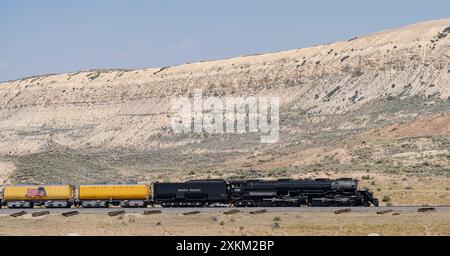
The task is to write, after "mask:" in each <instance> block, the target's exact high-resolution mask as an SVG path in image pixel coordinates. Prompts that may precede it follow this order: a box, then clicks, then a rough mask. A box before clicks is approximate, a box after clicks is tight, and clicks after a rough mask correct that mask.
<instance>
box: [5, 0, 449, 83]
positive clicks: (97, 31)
mask: <svg viewBox="0 0 450 256" xmlns="http://www.w3.org/2000/svg"><path fill="white" fill-rule="evenodd" d="M449 14H450V1H448V0H427V1H417V0H394V1H392V0H391V1H389V0H378V1H361V0H359V1H357V0H341V1H333V0H329V1H325V0H316V1H281V0H280V1H264V0H259V1H257V0H254V1H243V0H241V1H234V0H223V1H220V2H219V1H212V0H209V1H208V0H204V1H200V0H199V1H196V0H191V1H181V0H180V1H170V0H165V1H140V0H130V1H115V0H109V1H107V0H78V1H59V0H40V1H35V0H29V1H26V0H0V81H6V80H11V79H17V78H22V77H27V76H32V75H39V74H47V73H63V72H72V71H79V70H89V69H94V68H144V67H157V66H169V65H176V64H182V63H186V62H195V61H200V60H209V59H222V58H227V57H233V56H239V55H245V54H253V53H262V52H273V51H280V50H288V49H293V48H300V47H306V46H311V45H315V44H323V43H331V42H335V41H339V40H346V39H349V38H352V37H354V36H359V35H364V34H368V33H371V32H376V31H379V30H384V29H388V28H394V27H400V26H404V25H407V24H411V23H416V22H420V21H425V20H433V19H442V18H447V17H449V16H450V15H449Z"/></svg>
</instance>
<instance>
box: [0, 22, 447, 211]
mask: <svg viewBox="0 0 450 256" xmlns="http://www.w3.org/2000/svg"><path fill="white" fill-rule="evenodd" d="M195 89H202V90H203V92H204V94H206V95H214V96H217V97H225V96H244V97H245V96H258V95H259V96H278V97H280V100H281V110H280V126H281V131H280V141H279V142H278V143H276V144H260V143H259V135H255V134H240V135H236V134H226V135H210V134H204V135H201V136H200V135H195V134H188V135H174V134H173V132H172V131H171V127H170V120H171V117H172V115H173V113H172V112H171V109H170V102H171V100H172V99H173V98H174V97H175V96H189V95H192V92H193V91H194V90H195ZM0 126H1V132H0V155H1V157H0V184H1V183H2V182H7V183H10V182H13V183H23V182H38V183H42V182H71V183H75V184H76V183H80V182H94V181H106V182H117V181H128V180H140V181H146V182H151V181H154V180H166V179H167V180H176V179H188V178H200V177H216V178H217V177H236V178H250V177H286V176H291V177H311V176H329V177H335V176H339V177H341V176H356V177H359V178H361V179H363V182H364V185H366V186H368V187H370V188H371V189H374V190H375V189H378V190H379V194H384V195H386V196H389V197H392V198H393V199H392V200H393V201H394V202H399V203H402V202H406V201H408V199H405V198H410V197H409V196H410V195H411V193H415V191H418V190H420V191H425V192H423V193H422V192H421V195H425V196H422V197H425V198H421V199H418V200H419V201H420V200H421V201H420V202H424V201H426V202H428V201H427V200H430V203H440V204H442V203H445V202H450V195H449V189H450V187H449V186H448V184H450V182H449V177H450V152H449V150H450V19H445V20H439V21H431V22H424V23H419V24H415V25H411V26H407V27H404V28H399V29H394V30H389V31H384V32H380V33H375V34H371V35H368V36H363V37H358V38H352V39H350V40H348V41H345V42H338V43H334V44H328V45H320V46H315V47H310V48H304V49H295V50H291V51H285V52H277V53H269V54H261V55H252V56H241V57H237V58H230V59H226V60H217V61H204V62H199V63H191V64H184V65H179V66H172V67H161V68H148V69H140V70H92V71H86V72H74V73H67V74H57V75H44V76H37V77H31V78H25V79H20V80H16V81H8V82H3V83H0ZM406 177H409V178H406ZM428 179H430V180H428ZM394 183H395V184H394ZM386 189H387V190H388V191H390V192H386V191H385V190H386ZM389 189H391V190H389ZM393 189H396V190H395V191H393ZM436 190H437V192H436ZM417 193H418V192H417ZM436 193H437V194H436ZM433 195H438V196H437V197H436V196H433ZM390 200H391V199H386V200H385V201H386V202H389V201H390Z"/></svg>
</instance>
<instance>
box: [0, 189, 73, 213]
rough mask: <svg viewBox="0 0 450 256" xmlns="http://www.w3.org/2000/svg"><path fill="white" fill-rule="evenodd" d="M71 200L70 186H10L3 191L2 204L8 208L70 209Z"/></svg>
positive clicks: (71, 191)
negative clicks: (34, 206)
mask: <svg viewBox="0 0 450 256" xmlns="http://www.w3.org/2000/svg"><path fill="white" fill-rule="evenodd" d="M73 200H74V187H73V186H72V185H10V186H5V188H4V190H3V203H4V204H6V205H7V206H8V207H9V208H29V207H33V205H44V206H46V207H49V208H50V207H70V206H71V205H72V204H73Z"/></svg>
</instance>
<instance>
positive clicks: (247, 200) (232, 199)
mask: <svg viewBox="0 0 450 256" xmlns="http://www.w3.org/2000/svg"><path fill="white" fill-rule="evenodd" d="M153 203H155V204H159V205H161V206H163V207H187V206H213V205H217V206H221V205H222V206H226V205H231V206H235V207H296V206H297V207H298V206H302V205H307V206H321V207H325V206H366V207H368V206H370V205H374V206H378V199H376V198H374V197H373V194H372V193H371V192H369V191H368V190H358V181H357V180H354V179H338V180H330V179H315V180H310V179H305V180H293V179H279V180H237V181H225V180H192V181H187V182H181V183H155V184H154V185H153Z"/></svg>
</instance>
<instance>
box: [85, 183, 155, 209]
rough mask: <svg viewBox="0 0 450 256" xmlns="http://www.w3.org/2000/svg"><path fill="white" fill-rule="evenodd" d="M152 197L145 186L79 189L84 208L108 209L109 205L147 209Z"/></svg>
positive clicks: (102, 186)
mask: <svg viewBox="0 0 450 256" xmlns="http://www.w3.org/2000/svg"><path fill="white" fill-rule="evenodd" d="M150 197H151V191H150V188H149V186H147V185H145V184H111V185H80V186H79V188H78V199H79V203H80V205H81V206H83V207H108V205H109V204H113V205H120V206H122V207H146V206H147V202H148V199H149V198H150Z"/></svg>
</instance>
